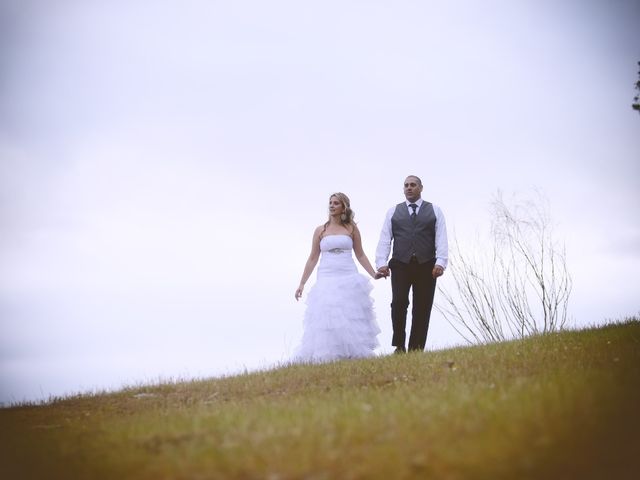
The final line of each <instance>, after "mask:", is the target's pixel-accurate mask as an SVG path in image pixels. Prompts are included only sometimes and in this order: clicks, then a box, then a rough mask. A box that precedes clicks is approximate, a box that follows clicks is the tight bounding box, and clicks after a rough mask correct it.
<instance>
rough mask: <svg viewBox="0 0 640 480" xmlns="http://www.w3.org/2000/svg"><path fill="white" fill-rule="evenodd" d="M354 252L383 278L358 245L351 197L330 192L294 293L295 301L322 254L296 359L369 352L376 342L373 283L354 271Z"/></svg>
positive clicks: (370, 271)
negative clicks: (325, 215)
mask: <svg viewBox="0 0 640 480" xmlns="http://www.w3.org/2000/svg"><path fill="white" fill-rule="evenodd" d="M352 251H353V252H355V256H356V258H357V259H358V262H359V263H360V265H362V266H363V267H364V269H365V270H366V271H367V273H368V274H369V275H370V276H371V277H373V278H376V279H377V278H380V277H381V274H379V273H377V272H376V271H375V270H374V269H373V267H372V266H371V263H369V259H368V258H367V256H366V255H365V253H364V251H363V250H362V240H361V238H360V231H359V230H358V227H357V226H356V224H355V223H354V221H353V210H351V206H350V202H349V197H347V196H346V195H345V194H344V193H334V194H333V195H331V197H330V198H329V220H328V221H327V222H326V223H325V224H324V225H320V226H319V227H318V228H316V230H315V232H314V233H313V241H312V244H311V253H310V254H309V258H308V259H307V263H306V264H305V267H304V271H303V272H302V278H301V280H300V285H299V286H298V289H297V290H296V293H295V297H296V300H299V299H300V298H301V297H302V291H303V290H304V285H305V283H306V282H307V280H308V279H309V277H310V276H311V272H313V269H314V268H315V266H316V264H317V263H318V259H320V265H319V267H318V273H317V279H316V283H315V285H314V286H313V287H312V288H311V290H310V291H309V294H308V295H307V309H306V311H305V315H304V333H303V335H302V341H301V344H300V346H299V347H298V348H297V349H296V352H295V354H294V360H295V361H298V362H326V361H331V360H338V359H343V358H359V357H369V356H372V355H373V354H374V352H373V351H374V349H375V348H376V347H378V346H379V343H378V340H377V338H376V337H377V335H378V334H379V333H380V328H379V327H378V324H377V323H376V320H375V314H374V311H373V299H372V298H371V296H370V295H369V293H370V292H371V290H372V289H373V286H372V285H371V281H370V280H369V279H368V278H367V277H366V276H365V275H363V274H361V273H359V272H358V268H357V267H356V264H355V263H354V261H353V258H352V255H351V252H352Z"/></svg>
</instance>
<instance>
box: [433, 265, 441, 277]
mask: <svg viewBox="0 0 640 480" xmlns="http://www.w3.org/2000/svg"><path fill="white" fill-rule="evenodd" d="M443 273H444V268H442V266H440V265H436V266H434V267H433V270H432V271H431V275H433V278H438V277H440V276H442V274H443Z"/></svg>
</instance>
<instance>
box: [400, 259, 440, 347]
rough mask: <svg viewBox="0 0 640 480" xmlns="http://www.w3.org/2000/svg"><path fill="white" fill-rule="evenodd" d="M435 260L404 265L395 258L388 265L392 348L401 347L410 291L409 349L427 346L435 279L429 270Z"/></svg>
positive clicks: (413, 261) (403, 339) (403, 341)
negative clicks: (411, 293)
mask: <svg viewBox="0 0 640 480" xmlns="http://www.w3.org/2000/svg"><path fill="white" fill-rule="evenodd" d="M435 263H436V261H435V259H434V260H431V261H429V262H426V263H422V264H420V263H418V262H417V261H416V260H415V259H413V260H412V261H411V262H410V263H403V262H400V261H398V260H395V259H391V261H390V262H389V268H390V269H391V291H392V295H393V296H392V299H391V322H392V324H393V339H392V341H391V345H393V346H394V347H404V346H405V340H406V331H405V328H406V324H407V308H408V307H409V290H410V289H411V290H412V291H413V298H412V304H413V309H412V312H411V313H412V317H411V334H410V335H409V346H408V349H409V350H420V351H422V350H424V346H425V344H426V343H427V330H428V329H429V318H430V317H431V307H433V296H434V293H435V291H436V279H435V278H433V275H432V270H433V266H434V265H435Z"/></svg>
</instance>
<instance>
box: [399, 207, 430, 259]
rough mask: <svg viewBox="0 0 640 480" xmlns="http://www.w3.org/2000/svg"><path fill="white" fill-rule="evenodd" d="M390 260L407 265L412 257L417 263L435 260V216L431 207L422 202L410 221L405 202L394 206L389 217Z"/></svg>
mask: <svg viewBox="0 0 640 480" xmlns="http://www.w3.org/2000/svg"><path fill="white" fill-rule="evenodd" d="M391 233H392V235H393V254H392V258H395V259H396V260H399V261H401V262H403V263H409V261H410V260H411V257H412V256H413V255H415V256H416V258H417V260H418V263H425V262H428V261H429V260H433V259H434V258H436V214H435V212H434V211H433V205H432V204H430V203H429V202H425V201H423V202H422V205H421V206H420V209H419V210H418V214H417V215H416V218H415V220H411V216H410V215H409V207H407V204H406V203H405V202H402V203H399V204H398V205H396V211H395V212H393V216H392V217H391Z"/></svg>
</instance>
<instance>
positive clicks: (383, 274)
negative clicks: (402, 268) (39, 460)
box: [375, 267, 389, 280]
mask: <svg viewBox="0 0 640 480" xmlns="http://www.w3.org/2000/svg"><path fill="white" fill-rule="evenodd" d="M388 276H389V267H380V268H379V269H378V271H377V272H376V277H375V278H376V280H377V279H379V278H387V277H388Z"/></svg>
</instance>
